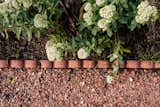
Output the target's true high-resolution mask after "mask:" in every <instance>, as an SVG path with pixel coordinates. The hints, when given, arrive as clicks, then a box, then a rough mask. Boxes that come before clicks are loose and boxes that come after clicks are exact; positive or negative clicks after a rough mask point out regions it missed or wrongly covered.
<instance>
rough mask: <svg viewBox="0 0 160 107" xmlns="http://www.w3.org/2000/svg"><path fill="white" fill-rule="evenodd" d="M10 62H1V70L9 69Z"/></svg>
mask: <svg viewBox="0 0 160 107" xmlns="http://www.w3.org/2000/svg"><path fill="white" fill-rule="evenodd" d="M8 67H9V64H8V60H0V68H8Z"/></svg>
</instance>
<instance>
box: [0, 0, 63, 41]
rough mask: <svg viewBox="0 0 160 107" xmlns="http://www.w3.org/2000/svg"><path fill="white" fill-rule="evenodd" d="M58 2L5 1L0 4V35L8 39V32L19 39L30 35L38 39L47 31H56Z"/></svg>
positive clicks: (60, 11)
mask: <svg viewBox="0 0 160 107" xmlns="http://www.w3.org/2000/svg"><path fill="white" fill-rule="evenodd" d="M58 5H59V0H5V1H4V2H3V3H1V4H0V9H1V10H0V24H1V29H0V32H1V34H2V35H3V36H4V37H6V38H8V36H9V35H8V31H11V32H14V33H15V34H16V37H17V38H18V39H20V36H21V35H24V36H27V37H28V41H30V40H31V39H32V35H35V36H37V37H39V36H40V35H41V34H42V33H43V32H46V30H47V29H53V28H54V29H57V28H58V26H59V25H58V19H59V18H60V16H61V14H62V10H60V9H59V8H58Z"/></svg>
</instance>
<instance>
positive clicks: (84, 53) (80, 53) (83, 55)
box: [77, 48, 89, 59]
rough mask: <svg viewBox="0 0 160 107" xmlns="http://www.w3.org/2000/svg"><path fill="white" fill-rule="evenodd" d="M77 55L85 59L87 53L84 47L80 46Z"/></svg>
mask: <svg viewBox="0 0 160 107" xmlns="http://www.w3.org/2000/svg"><path fill="white" fill-rule="evenodd" d="M77 56H78V58H79V59H86V58H87V57H88V56H89V53H88V52H87V51H86V50H85V49H83V48H80V49H79V50H78V52H77Z"/></svg>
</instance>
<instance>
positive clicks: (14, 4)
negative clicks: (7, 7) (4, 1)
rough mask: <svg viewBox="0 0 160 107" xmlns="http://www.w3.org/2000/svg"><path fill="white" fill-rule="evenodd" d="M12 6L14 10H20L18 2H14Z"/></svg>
mask: <svg viewBox="0 0 160 107" xmlns="http://www.w3.org/2000/svg"><path fill="white" fill-rule="evenodd" d="M11 4H12V6H13V8H15V9H17V10H19V9H20V4H19V3H18V2H17V1H16V0H12V1H11Z"/></svg>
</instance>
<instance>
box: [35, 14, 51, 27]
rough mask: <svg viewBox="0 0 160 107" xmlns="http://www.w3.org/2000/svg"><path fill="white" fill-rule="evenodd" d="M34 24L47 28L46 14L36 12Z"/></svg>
mask: <svg viewBox="0 0 160 107" xmlns="http://www.w3.org/2000/svg"><path fill="white" fill-rule="evenodd" d="M34 26H35V27H37V28H48V21H47V16H46V15H41V14H36V16H35V17H34Z"/></svg>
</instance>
